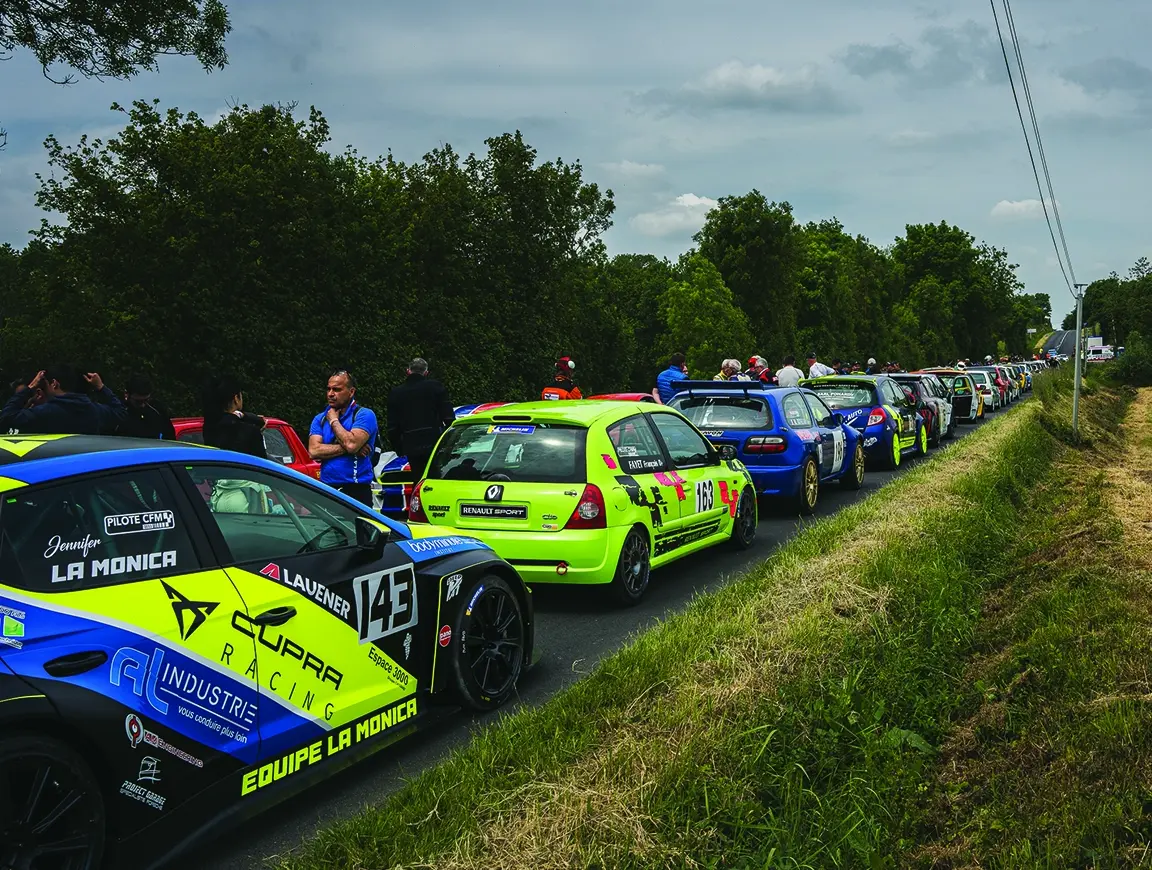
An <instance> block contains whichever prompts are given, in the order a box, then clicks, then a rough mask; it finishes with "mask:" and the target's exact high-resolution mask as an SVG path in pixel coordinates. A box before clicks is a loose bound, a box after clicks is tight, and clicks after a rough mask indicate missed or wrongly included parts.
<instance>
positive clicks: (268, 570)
mask: <svg viewBox="0 0 1152 870" xmlns="http://www.w3.org/2000/svg"><path fill="white" fill-rule="evenodd" d="M260 576H261V577H267V578H269V579H271V580H275V581H277V582H279V583H283V584H284V585H285V586H287V587H289V588H290V589H295V590H296V591H297V592H299V593H300V594H301V595H303V596H305V597H307V598H311V599H312V600H313V601H315V602H316V603H317V604H319V605H320V606H321V607H323V608H324V609H325V610H327V611H329V612H330V613H332V614H334V615H336V616H339V617H340V618H341V619H348V613H349V612H350V611H351V609H352V604H351V603H350V602H349V601H347V600H346V599H345V598H344V597H343V596H341V595H337V594H336V593H335V592H333V591H332V590H331V589H330V588H328V586H327V585H325V584H324V583H319V582H317V581H315V580H313V579H312V578H311V577H305V576H304V575H303V574H300V573H297V572H296V571H292V570H290V569H288V568H285V567H284V566H283V565H278V564H277V563H275V562H269V563H268V564H267V565H265V566H264V567H263V568H261V569H260Z"/></svg>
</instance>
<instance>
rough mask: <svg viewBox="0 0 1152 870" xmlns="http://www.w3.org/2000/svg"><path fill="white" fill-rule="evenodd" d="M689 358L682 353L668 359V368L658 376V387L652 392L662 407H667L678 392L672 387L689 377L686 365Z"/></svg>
mask: <svg viewBox="0 0 1152 870" xmlns="http://www.w3.org/2000/svg"><path fill="white" fill-rule="evenodd" d="M687 361H688V358H687V357H686V356H684V354H682V353H679V352H677V353H674V354H672V356H670V357H669V358H668V368H666V369H664V371H662V372H660V374H658V375H656V386H655V387H654V388H653V390H652V396H653V397H654V398H655V399H656V401H658V402H659V403H660V404H662V405H667V404H668V403H669V402H671V401H672V397H673V396H675V395H676V390H675V389H674V388H673V387H672V385H673V384H674V383H676V382H677V381H683V380H687V378H688V376H687V375H686V374H685V371H686V363H687Z"/></svg>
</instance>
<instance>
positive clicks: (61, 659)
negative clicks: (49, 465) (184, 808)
mask: <svg viewBox="0 0 1152 870" xmlns="http://www.w3.org/2000/svg"><path fill="white" fill-rule="evenodd" d="M189 507H190V506H189V505H188V504H187V502H186V501H185V500H184V498H183V496H182V493H181V491H180V487H179V486H178V485H177V483H176V480H175V478H174V477H173V475H172V473H171V471H170V470H168V469H166V468H163V467H159V466H153V467H139V468H132V469H128V470H122V471H116V472H112V473H101V474H93V475H87V476H84V477H77V478H72V479H70V480H66V481H62V482H55V483H51V484H47V485H43V486H32V487H22V488H19V489H15V490H10V491H9V492H7V493H5V494H4V495H3V502H2V506H0V534H2V538H0V577H2V578H3V585H0V613H2V614H3V616H2V617H0V619H2V621H3V623H4V628H3V637H2V638H0V650H3V653H2V655H3V659H4V662H5V663H6V664H7V665H8V666H9V667H11V668H12V670H13V671H15V672H16V673H17V674H19V675H21V676H22V677H24V678H25V679H26V680H27V681H28V682H29V683H30V684H31V685H32V686H34V687H35V688H37V689H39V690H40V691H43V692H44V693H45V694H47V695H48V696H49V698H50V699H51V701H52V703H53V704H55V705H56V707H57V709H58V710H59V712H60V713H61V715H62V716H63V718H64V719H65V721H71V722H77V723H83V725H84V733H85V735H86V736H87V738H88V739H89V740H90V741H92V745H93V746H94V747H95V749H96V751H97V752H98V753H99V757H100V763H101V765H102V766H103V767H105V768H106V769H107V770H108V771H109V773H110V775H111V776H112V777H114V779H113V780H112V789H111V794H110V795H109V799H110V800H111V801H113V802H114V805H115V806H114V807H113V809H114V815H115V817H116V818H117V819H118V820H119V824H118V833H119V834H120V835H121V836H128V835H130V834H132V833H134V832H135V831H136V830H137V829H139V828H141V827H144V826H145V825H148V824H151V823H152V822H154V821H156V820H157V819H158V818H159V817H161V816H163V815H167V814H169V813H170V812H171V811H172V810H173V809H174V808H176V807H178V806H180V805H181V804H183V803H185V802H186V801H187V800H189V799H190V798H191V797H193V796H194V795H196V794H197V793H199V792H201V791H202V790H203V789H205V788H207V787H208V786H211V785H213V784H215V783H216V782H219V781H220V780H222V779H223V778H224V777H225V776H227V775H229V774H232V773H234V772H236V771H237V770H239V769H240V768H242V767H243V766H244V765H245V764H246V763H249V762H251V761H252V760H254V759H255V758H256V757H257V753H258V743H259V740H258V730H257V720H258V710H259V704H258V700H259V699H258V693H257V691H256V689H255V687H254V686H250V685H249V684H247V682H246V680H245V679H244V678H243V675H242V674H240V673H237V672H235V671H234V670H231V669H230V668H229V667H228V665H227V664H226V663H224V664H222V663H221V662H220V660H219V651H220V646H221V644H222V643H224V642H225V641H226V640H227V639H229V635H230V628H229V614H230V613H231V611H233V610H236V609H241V610H242V609H243V603H242V601H241V599H240V596H239V595H238V593H237V591H236V589H235V588H234V587H233V585H232V583H231V582H230V580H229V579H228V576H227V575H226V574H225V572H224V571H223V570H221V569H220V568H218V567H215V566H214V563H213V561H212V557H211V551H210V548H209V547H208V544H207V541H206V538H205V536H204V535H203V532H202V530H201V529H200V528H199V526H198V524H197V523H196V521H195V518H194V517H192V516H191V515H190V511H189ZM236 648H237V651H238V652H239V651H240V650H241V649H243V650H245V652H246V655H247V656H249V657H250V656H251V655H252V652H253V649H254V647H253V643H252V641H251V639H245V640H243V641H241V642H237V643H236Z"/></svg>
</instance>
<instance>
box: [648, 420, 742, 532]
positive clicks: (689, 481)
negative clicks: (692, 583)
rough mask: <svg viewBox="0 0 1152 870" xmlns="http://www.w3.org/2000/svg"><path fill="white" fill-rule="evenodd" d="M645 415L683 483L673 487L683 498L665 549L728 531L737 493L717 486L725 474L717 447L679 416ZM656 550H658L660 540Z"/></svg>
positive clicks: (679, 500)
mask: <svg viewBox="0 0 1152 870" xmlns="http://www.w3.org/2000/svg"><path fill="white" fill-rule="evenodd" d="M647 416H648V418H649V419H650V420H651V422H652V425H653V426H654V427H655V429H656V432H657V434H658V435H659V437H660V441H661V442H663V444H664V449H665V452H666V453H667V455H668V459H669V461H670V462H671V463H672V471H673V472H675V474H676V475H677V476H678V477H679V478H680V480H681V481H682V482H681V483H679V484H676V485H677V486H678V487H679V488H680V491H682V492H683V493H684V496H685V497H684V498H683V499H679V498H678V499H677V504H678V505H679V507H680V525H679V529H678V531H677V533H676V536H675V537H674V538H670V539H667V540H665V541H664V542H663V544H664V547H665V548H666V549H676V548H678V547H682V546H686V545H687V544H690V543H692V542H694V541H698V540H700V539H702V538H707V537H710V536H712V535H715V534H717V533H719V532H720V531H722V530H724V529H727V528H730V527H731V519H730V517H731V515H732V510H731V505H732V503H733V500H739V497H740V493H739V492H735V493H733V492H732V491H731V488H730V487H729V486H728V484H727V482H725V483H724V486H723V487H721V486H720V483H721V478H722V477H724V475H723V474H721V467H722V466H721V462H720V454H719V453H717V452H716V448H715V447H713V446H712V444H711V443H710V442H709V441H708V439H707V438H705V437H704V436H703V435H701V434H700V433H699V432H698V431H697V430H696V429H694V428H693V427H692V425H691V424H690V423H689V422H688V421H687V420H685V419H684V418H683V417H681V416H680V415H679V414H676V413H674V412H671V411H652V412H649V413H648V414H647ZM670 473H671V472H670ZM721 490H723V491H721ZM656 549H657V551H659V550H660V549H661V542H660V541H657V548H656Z"/></svg>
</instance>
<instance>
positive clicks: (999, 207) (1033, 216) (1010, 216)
mask: <svg viewBox="0 0 1152 870" xmlns="http://www.w3.org/2000/svg"><path fill="white" fill-rule="evenodd" d="M1044 203H1045V204H1047V205H1048V210H1049V213H1051V210H1052V200H1050V199H1046V200H1044ZM1056 206H1057V207H1059V206H1060V203H1059V202H1057V203H1056ZM991 215H992V217H994V218H996V219H997V220H1024V221H1033V220H1040V219H1041V218H1043V217H1044V205H1043V204H1041V202H1040V200H1038V199H1020V200H1011V199H1002V200H1000V202H998V203H996V205H994V206H992V211H991Z"/></svg>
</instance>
